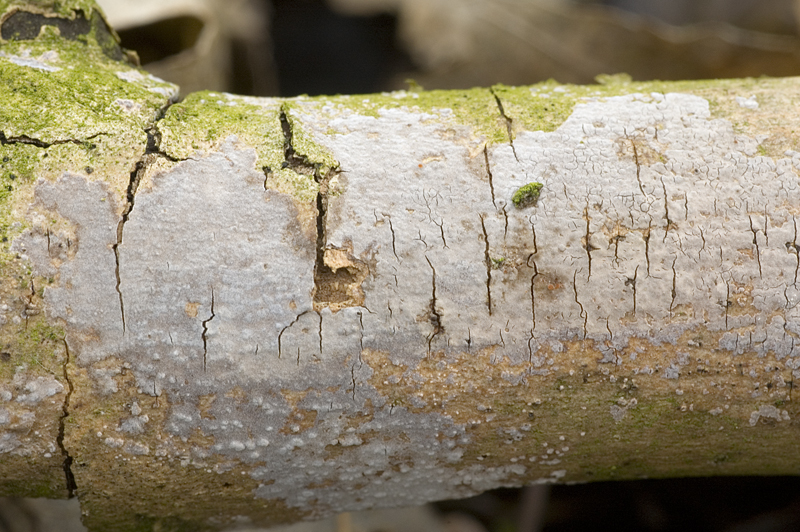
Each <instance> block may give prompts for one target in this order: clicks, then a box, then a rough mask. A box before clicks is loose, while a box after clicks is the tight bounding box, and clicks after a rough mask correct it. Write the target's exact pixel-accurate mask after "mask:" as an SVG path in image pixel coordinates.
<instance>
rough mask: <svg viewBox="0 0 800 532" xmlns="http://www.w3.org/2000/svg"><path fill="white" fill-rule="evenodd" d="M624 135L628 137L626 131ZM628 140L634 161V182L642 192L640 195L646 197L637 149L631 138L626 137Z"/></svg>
mask: <svg viewBox="0 0 800 532" xmlns="http://www.w3.org/2000/svg"><path fill="white" fill-rule="evenodd" d="M625 136H626V137H628V134H627V133H626V134H625ZM628 141H629V142H630V143H631V148H633V161H634V162H635V163H636V182H637V183H639V190H640V191H641V192H642V195H643V196H644V197H647V194H645V191H644V187H642V177H641V172H642V165H641V164H640V163H639V151H638V150H637V149H636V143H635V142H634V141H633V139H632V138H630V137H628Z"/></svg>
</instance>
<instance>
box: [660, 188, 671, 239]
mask: <svg viewBox="0 0 800 532" xmlns="http://www.w3.org/2000/svg"><path fill="white" fill-rule="evenodd" d="M661 190H663V191H664V219H665V220H666V221H667V226H666V227H665V228H664V240H662V244H663V243H664V242H666V241H667V232H669V228H670V226H671V225H672V220H670V219H669V198H667V185H666V184H665V183H664V178H663V177H662V178H661Z"/></svg>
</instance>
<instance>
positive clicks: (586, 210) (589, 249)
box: [583, 203, 597, 278]
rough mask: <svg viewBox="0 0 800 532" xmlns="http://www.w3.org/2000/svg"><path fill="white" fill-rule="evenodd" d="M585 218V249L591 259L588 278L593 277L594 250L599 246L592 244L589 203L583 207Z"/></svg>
mask: <svg viewBox="0 0 800 532" xmlns="http://www.w3.org/2000/svg"><path fill="white" fill-rule="evenodd" d="M583 218H584V219H585V220H586V233H585V234H584V236H583V239H584V243H583V249H585V250H586V257H587V258H588V260H589V274H588V277H587V278H591V277H592V251H594V250H596V249H597V248H596V247H595V246H593V245H592V243H591V241H590V238H591V236H592V233H591V231H590V228H589V225H590V224H591V221H592V219H591V217H590V216H589V205H588V203H587V205H586V207H585V208H584V209H583Z"/></svg>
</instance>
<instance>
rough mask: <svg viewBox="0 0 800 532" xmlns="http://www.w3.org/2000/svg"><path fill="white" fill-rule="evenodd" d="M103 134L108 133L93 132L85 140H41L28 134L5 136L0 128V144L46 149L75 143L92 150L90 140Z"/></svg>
mask: <svg viewBox="0 0 800 532" xmlns="http://www.w3.org/2000/svg"><path fill="white" fill-rule="evenodd" d="M103 135H109V134H108V133H95V134H94V135H92V136H90V137H86V139H85V140H80V139H58V140H53V141H50V142H45V141H43V140H40V139H37V138H33V137H29V136H28V135H15V136H12V137H8V136H6V134H5V132H3V131H2V130H0V146H10V145H14V144H27V145H28V146H35V147H37V148H44V149H47V148H49V147H50V146H57V145H59V144H75V145H77V146H83V147H84V148H86V149H87V150H93V149H95V148H96V147H97V146H96V145H95V144H93V143H91V142H89V141H90V140H93V139H96V138H97V137H101V136H103Z"/></svg>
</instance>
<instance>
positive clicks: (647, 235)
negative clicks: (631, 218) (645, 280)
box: [644, 218, 653, 277]
mask: <svg viewBox="0 0 800 532" xmlns="http://www.w3.org/2000/svg"><path fill="white" fill-rule="evenodd" d="M652 224H653V219H652V218H651V219H650V220H648V222H647V230H646V231H645V233H644V259H645V261H647V276H648V277H650V233H651V231H652V230H653V225H652Z"/></svg>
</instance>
